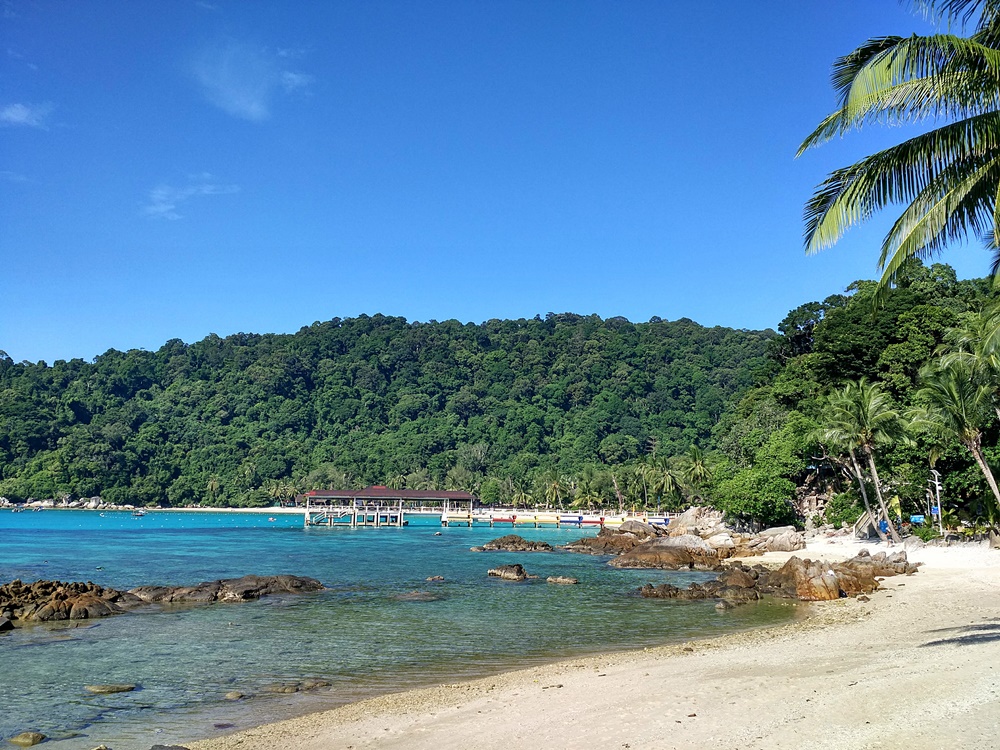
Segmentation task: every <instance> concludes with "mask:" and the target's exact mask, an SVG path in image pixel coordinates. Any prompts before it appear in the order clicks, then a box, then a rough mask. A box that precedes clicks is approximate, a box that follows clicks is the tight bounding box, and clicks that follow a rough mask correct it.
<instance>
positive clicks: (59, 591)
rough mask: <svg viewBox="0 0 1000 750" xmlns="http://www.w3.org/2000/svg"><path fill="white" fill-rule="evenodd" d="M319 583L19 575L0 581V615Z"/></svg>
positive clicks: (81, 612) (108, 611) (260, 592)
mask: <svg viewBox="0 0 1000 750" xmlns="http://www.w3.org/2000/svg"><path fill="white" fill-rule="evenodd" d="M322 588H323V584H321V583H320V582H319V581H317V580H314V579H312V578H303V577H300V576H289V575H278V576H243V577H242V578H230V579H226V580H220V581H209V582H206V583H200V584H198V585H197V586H140V587H139V588H135V589H132V590H131V591H117V590H115V589H112V588H105V587H103V586H98V585H97V584H94V583H91V582H89V581H88V582H87V583H65V582H63V581H36V582H34V583H27V584H26V583H22V582H21V581H20V580H15V581H12V582H11V583H7V584H4V585H2V586H0V620H2V619H7V620H10V621H14V622H17V621H20V622H46V621H50V620H87V619H91V618H94V617H106V616H108V615H116V614H120V613H122V612H126V611H128V610H130V609H135V608H136V607H139V606H142V605H145V604H149V603H155V604H165V603H192V604H193V603H202V602H245V601H252V600H255V599H259V598H260V597H262V596H267V595H269V594H297V593H302V592H307V591H319V590H321V589H322Z"/></svg>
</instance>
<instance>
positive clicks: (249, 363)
mask: <svg viewBox="0 0 1000 750" xmlns="http://www.w3.org/2000/svg"><path fill="white" fill-rule="evenodd" d="M775 335H776V334H775V333H774V332H772V331H741V330H732V329H728V328H704V327H702V326H699V325H697V324H696V323H694V322H692V321H690V320H687V319H681V320H678V321H673V322H667V321H660V320H659V319H655V318H654V319H653V320H652V321H650V322H649V323H631V322H629V321H627V320H625V319H624V318H609V319H607V320H602V319H601V318H599V317H597V316H587V317H584V316H579V315H572V314H561V315H553V314H550V315H548V316H546V318H545V319H544V320H543V319H541V318H538V317H536V318H535V319H532V320H490V321H487V322H486V323H483V324H481V325H474V324H465V325H463V324H461V323H459V322H457V321H444V322H441V323H438V322H430V323H416V322H414V323H408V322H407V321H406V320H404V319H402V318H394V317H385V316H382V315H376V316H374V317H368V316H364V315H363V316H360V317H357V318H349V319H345V320H340V319H334V320H331V321H328V322H324V323H315V324H313V325H312V326H309V327H307V328H303V329H302V330H300V331H299V332H298V333H295V334H291V335H252V334H237V335H234V336H229V337H227V338H219V337H218V336H215V335H212V336H209V337H208V338H206V339H204V340H202V341H199V342H197V343H194V344H190V345H187V344H185V343H183V342H182V341H180V340H171V341H168V342H167V343H166V344H165V345H164V346H163V347H162V348H160V349H159V350H158V351H156V352H147V351H139V350H133V351H128V352H119V351H115V350H111V351H108V352H107V353H105V354H103V355H101V356H99V357H97V358H96V359H95V360H94V361H93V362H92V363H88V362H85V361H83V360H79V359H77V360H71V361H68V362H67V361H57V362H56V363H55V364H54V365H51V366H49V365H46V364H45V363H37V364H31V363H27V362H22V363H20V364H17V363H14V362H13V361H12V360H11V359H10V358H9V357H7V356H6V355H4V354H3V353H2V352H0V471H2V478H0V495H5V496H7V497H9V498H12V499H25V498H28V497H36V498H46V497H58V496H60V495H64V494H70V495H73V496H75V497H87V496H92V495H97V494H100V495H102V496H103V497H104V498H105V499H106V500H109V501H112V502H133V503H160V504H168V503H169V504H173V505H179V504H184V503H191V502H203V503H212V504H235V505H244V504H265V503H269V502H271V501H272V500H273V499H274V498H275V497H278V496H281V495H282V494H290V493H292V492H294V491H296V490H303V489H309V488H311V487H323V486H331V485H334V484H354V485H363V484H365V483H374V482H378V483H385V482H388V483H390V484H391V485H394V486H403V485H407V486H430V485H437V486H448V487H458V488H465V489H475V490H484V491H486V490H489V489H490V488H492V491H493V492H495V491H496V488H497V486H498V485H499V484H500V483H501V482H506V483H507V487H510V486H512V483H511V481H510V480H513V481H515V482H530V481H531V480H532V478H533V477H536V476H538V475H539V474H541V473H542V472H543V471H546V470H548V471H559V472H576V471H579V470H580V469H581V468H584V467H587V466H599V465H604V466H607V465H619V464H624V463H628V462H630V461H631V460H633V459H635V458H637V457H639V456H641V455H644V454H646V453H648V452H650V451H658V452H659V454H660V455H664V456H669V455H674V454H678V453H681V452H683V451H685V450H687V449H688V448H689V447H690V446H691V445H692V444H698V445H700V446H702V447H705V448H711V447H712V429H713V426H715V425H716V423H717V422H718V421H719V419H720V417H722V416H723V415H724V414H725V413H726V412H727V410H728V409H730V408H731V407H732V406H733V405H734V404H735V403H736V402H738V401H739V398H740V396H741V395H742V394H743V393H744V392H745V391H746V390H747V389H748V388H750V387H751V386H752V385H754V384H755V383H756V382H759V381H760V380H761V379H763V378H765V377H766V376H767V374H768V373H769V372H773V371H774V368H775V364H774V361H773V359H769V358H768V357H767V349H768V341H769V340H770V339H773V338H774V337H775Z"/></svg>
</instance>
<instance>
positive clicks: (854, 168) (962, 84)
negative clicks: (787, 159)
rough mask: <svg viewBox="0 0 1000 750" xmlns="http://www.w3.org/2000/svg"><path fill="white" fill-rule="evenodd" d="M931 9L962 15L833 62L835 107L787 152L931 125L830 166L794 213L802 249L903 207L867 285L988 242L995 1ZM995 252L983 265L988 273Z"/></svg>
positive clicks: (998, 117) (999, 158) (951, 1)
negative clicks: (865, 130) (952, 27)
mask: <svg viewBox="0 0 1000 750" xmlns="http://www.w3.org/2000/svg"><path fill="white" fill-rule="evenodd" d="M923 5H924V6H925V7H927V8H928V9H930V10H931V11H936V12H937V13H938V15H941V16H944V17H946V18H948V20H952V19H957V20H960V21H968V20H970V19H971V18H972V17H976V18H977V21H976V23H975V25H974V32H973V33H972V34H971V35H970V36H968V37H961V36H956V35H954V34H950V33H946V34H932V35H929V36H916V35H914V36H911V37H898V36H888V37H879V38H875V39H870V40H868V41H867V42H865V43H864V44H863V45H861V46H860V47H858V48H857V49H856V50H854V52H852V53H850V54H849V55H847V56H845V57H841V58H840V59H838V60H837V61H836V62H835V63H834V68H833V76H832V78H833V86H834V89H835V90H836V92H837V94H838V97H839V107H838V108H837V109H836V110H835V111H834V112H833V113H832V114H831V115H829V116H828V117H827V118H826V119H824V120H823V121H822V122H821V123H820V124H819V126H818V127H817V128H816V130H815V131H813V133H812V134H810V135H809V137H808V138H806V140H805V141H804V142H803V144H802V146H801V147H800V148H799V154H800V155H801V154H802V153H803V152H804V151H806V150H808V149H810V148H813V147H815V146H818V145H820V144H822V143H824V142H826V141H828V140H830V139H831V138H833V137H834V136H838V135H843V134H844V133H846V132H847V131H850V130H857V129H861V128H862V127H863V126H864V125H869V124H874V123H879V124H883V125H898V124H905V123H909V122H917V121H922V120H927V119H930V120H933V121H936V122H943V124H941V125H940V126H939V127H937V128H936V129H933V130H931V131H930V132H927V133H924V134H921V135H918V136H915V137H913V138H910V139H909V140H906V141H904V142H903V143H900V144H898V145H896V146H892V147H890V148H887V149H885V150H883V151H879V152H877V153H875V154H872V155H871V156H867V157H865V158H864V159H861V160H860V161H859V162H857V163H855V164H852V165H851V166H849V167H843V168H841V169H837V170H835V171H834V172H832V173H831V174H830V175H829V176H828V177H827V179H826V180H825V181H824V182H823V183H822V184H820V186H819V187H818V188H817V189H816V192H815V194H814V195H813V197H812V199H811V200H810V201H809V202H808V203H807V204H806V209H805V222H806V233H805V244H806V252H809V253H812V252H816V251H818V250H821V249H823V248H826V247H829V246H831V245H833V244H834V243H836V242H837V240H838V239H840V237H841V236H842V235H843V234H844V232H845V231H846V230H847V229H848V228H849V227H850V226H852V225H855V224H859V223H861V222H863V221H865V220H867V219H868V218H870V217H871V216H872V215H873V214H874V213H876V212H877V211H879V210H881V209H883V208H885V207H886V206H888V205H889V204H904V205H905V208H904V209H903V212H902V214H901V215H900V216H899V218H898V219H897V220H896V222H895V223H894V224H893V226H892V228H891V229H890V230H889V233H888V234H887V235H886V237H885V240H884V241H883V243H882V250H881V256H880V258H879V267H880V268H881V269H882V270H883V274H882V278H881V280H880V281H879V287H878V289H879V292H880V293H881V292H884V290H885V289H886V288H887V287H888V286H889V285H890V284H891V283H892V282H893V281H894V279H895V278H896V274H897V273H898V271H899V270H900V267H901V266H902V265H903V264H904V263H905V262H906V260H907V259H909V258H912V257H918V258H926V257H929V256H931V255H934V254H935V253H937V252H939V251H941V250H943V249H944V247H945V246H946V245H947V244H948V243H949V242H952V241H954V240H957V239H965V238H967V237H968V236H969V235H973V236H983V237H988V240H989V244H990V245H991V246H992V248H993V249H994V250H997V249H998V248H1000V221H997V217H998V216H1000V214H998V211H1000V206H998V203H997V194H998V188H1000V4H998V3H996V2H995V1H994V0H925V1H924V2H923ZM998 267H1000V254H998V255H997V256H996V258H995V260H994V266H993V272H994V279H997V273H996V272H997V269H998Z"/></svg>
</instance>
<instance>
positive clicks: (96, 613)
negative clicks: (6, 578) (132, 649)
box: [0, 580, 142, 622]
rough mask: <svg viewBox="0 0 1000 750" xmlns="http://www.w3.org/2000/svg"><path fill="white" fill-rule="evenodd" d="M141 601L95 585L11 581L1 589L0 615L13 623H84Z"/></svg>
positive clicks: (114, 613) (123, 609)
mask: <svg viewBox="0 0 1000 750" xmlns="http://www.w3.org/2000/svg"><path fill="white" fill-rule="evenodd" d="M141 603H142V601H141V600H140V599H139V598H138V597H135V596H131V595H129V594H128V593H127V592H123V591H116V590H115V589H111V588H104V587H102V586H98V585H96V584H94V583H90V582H89V581H88V582H87V583H63V582H62V581H35V582H34V583H22V582H21V581H20V580H14V581H11V582H10V583H6V584H4V585H2V586H0V616H2V617H5V618H7V619H9V620H12V621H18V620H20V621H24V622H45V621H48V620H87V619H90V618H92V617H106V616H108V615H116V614H119V613H121V612H124V611H125V610H126V609H127V608H129V607H134V606H137V605H139V604H141Z"/></svg>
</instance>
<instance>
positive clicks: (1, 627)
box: [0, 617, 14, 633]
mask: <svg viewBox="0 0 1000 750" xmlns="http://www.w3.org/2000/svg"><path fill="white" fill-rule="evenodd" d="M13 629H14V623H12V622H11V621H10V620H8V619H7V618H6V617H0V633H2V632H4V631H5V630H13Z"/></svg>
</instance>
